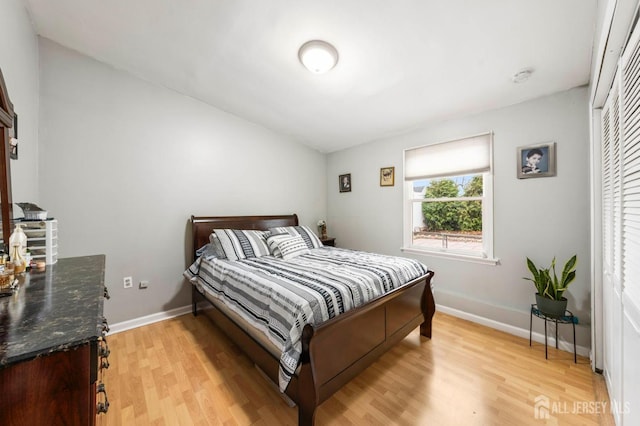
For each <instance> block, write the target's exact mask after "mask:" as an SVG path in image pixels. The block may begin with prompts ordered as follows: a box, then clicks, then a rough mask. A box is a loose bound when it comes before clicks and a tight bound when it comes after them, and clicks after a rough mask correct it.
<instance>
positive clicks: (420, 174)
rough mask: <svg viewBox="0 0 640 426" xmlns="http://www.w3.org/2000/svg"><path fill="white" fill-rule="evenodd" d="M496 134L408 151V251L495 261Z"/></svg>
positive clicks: (405, 170)
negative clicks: (494, 143) (494, 141)
mask: <svg viewBox="0 0 640 426" xmlns="http://www.w3.org/2000/svg"><path fill="white" fill-rule="evenodd" d="M491 150H492V134H491V133H486V134H482V135H478V136H473V137H469V138H464V139H458V140H454V141H450V142H442V143H437V144H433V145H427V146H422V147H418V148H412V149H407V150H405V152H404V164H405V167H404V180H405V192H404V200H405V206H404V210H405V211H404V216H405V221H404V234H405V235H404V250H406V251H411V252H417V253H429V254H437V255H443V256H452V257H461V258H468V259H471V260H476V261H486V262H488V263H496V260H494V259H493V239H492V235H493V184H492V182H493V179H492V178H493V174H492V164H491V163H492V155H491Z"/></svg>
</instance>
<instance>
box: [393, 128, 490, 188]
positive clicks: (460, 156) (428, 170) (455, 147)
mask: <svg viewBox="0 0 640 426" xmlns="http://www.w3.org/2000/svg"><path fill="white" fill-rule="evenodd" d="M404 158H405V163H404V178H405V180H417V179H428V178H433V177H443V176H457V175H465V174H473V173H484V172H488V171H489V170H491V134H490V133H487V134H483V135H478V136H473V137H469V138H464V139H459V140H456V141H450V142H444V143H437V144H433V145H427V146H422V147H419V148H413V149H408V150H406V151H405V155H404Z"/></svg>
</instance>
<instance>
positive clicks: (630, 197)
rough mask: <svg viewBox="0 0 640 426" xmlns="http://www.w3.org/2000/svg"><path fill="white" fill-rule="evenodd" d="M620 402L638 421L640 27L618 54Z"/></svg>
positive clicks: (626, 419) (626, 415) (632, 421)
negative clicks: (621, 376) (619, 94)
mask: <svg viewBox="0 0 640 426" xmlns="http://www.w3.org/2000/svg"><path fill="white" fill-rule="evenodd" d="M620 158H621V164H620V179H621V191H622V198H621V216H620V218H621V235H622V241H621V243H622V244H621V282H622V289H621V290H622V332H623V342H622V346H621V347H620V349H621V352H622V368H623V370H622V371H623V372H624V378H623V382H622V400H621V401H622V404H621V406H619V407H618V408H619V412H620V417H621V418H622V420H623V422H622V423H623V424H625V425H637V424H640V410H639V409H638V407H640V367H639V363H638V354H640V28H638V27H636V29H635V30H634V32H633V34H632V36H631V38H630V40H629V43H628V44H627V46H626V48H625V51H624V54H623V57H622V144H621V154H620Z"/></svg>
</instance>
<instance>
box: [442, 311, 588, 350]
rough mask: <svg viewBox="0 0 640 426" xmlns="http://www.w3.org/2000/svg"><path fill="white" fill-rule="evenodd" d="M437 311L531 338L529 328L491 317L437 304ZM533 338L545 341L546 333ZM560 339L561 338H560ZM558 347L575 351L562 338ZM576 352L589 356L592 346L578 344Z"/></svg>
mask: <svg viewBox="0 0 640 426" xmlns="http://www.w3.org/2000/svg"><path fill="white" fill-rule="evenodd" d="M436 311H440V312H442V313H444V314H448V315H452V316H454V317H458V318H462V319H465V320H467V321H471V322H475V323H477V324H480V325H484V326H486V327H490V328H494V329H496V330H500V331H504V332H505V333H509V334H513V335H514V336H518V337H522V338H525V339H528V338H529V330H527V329H524V328H520V327H515V326H513V325H509V324H505V323H502V322H498V321H495V320H492V319H489V318H485V317H481V316H478V315H475V314H470V313H468V312H464V311H460V310H458V309H454V308H450V307H448V306H442V305H436ZM531 339H532V340H533V341H534V342H538V343H544V334H542V333H536V332H534V333H533V335H532V336H531ZM558 340H559V339H558ZM547 344H548V345H549V346H550V347H551V346H553V347H555V345H556V339H555V337H554V336H553V335H551V336H549V337H548V342H547ZM558 348H559V349H562V350H563V351H567V352H571V353H573V342H565V341H563V340H560V341H559V342H558ZM576 352H577V353H578V355H580V356H584V357H588V356H589V355H590V352H591V348H586V347H584V346H576Z"/></svg>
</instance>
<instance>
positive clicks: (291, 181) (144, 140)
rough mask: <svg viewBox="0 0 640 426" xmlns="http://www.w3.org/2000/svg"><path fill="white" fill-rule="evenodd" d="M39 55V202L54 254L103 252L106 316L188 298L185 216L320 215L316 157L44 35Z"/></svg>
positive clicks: (320, 167) (320, 172) (125, 316)
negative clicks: (129, 282) (127, 281)
mask: <svg viewBox="0 0 640 426" xmlns="http://www.w3.org/2000/svg"><path fill="white" fill-rule="evenodd" d="M40 62H41V75H40V78H41V79H40V84H41V100H40V102H41V124H40V163H41V165H40V190H41V197H40V198H41V204H42V206H43V207H45V208H47V209H48V210H49V211H50V212H51V214H52V215H53V216H55V217H56V218H57V219H58V221H59V245H60V249H59V250H60V255H61V256H63V257H68V256H81V255H86V254H95V253H104V254H106V255H107V271H106V280H107V284H108V285H109V287H110V292H111V296H112V298H111V300H110V301H109V302H107V303H106V304H105V313H106V315H107V317H108V318H109V321H110V322H111V323H116V322H120V321H124V320H129V319H133V318H138V317H141V316H144V315H149V314H154V313H157V312H161V311H166V310H169V309H172V308H176V307H180V306H185V305H187V304H188V303H189V302H190V290H189V287H188V285H187V284H185V282H183V279H182V272H183V270H184V269H185V266H186V265H185V257H186V256H187V254H186V252H187V249H186V247H185V238H186V233H187V229H188V228H187V221H188V219H189V217H190V215H191V214H195V215H236V214H287V213H297V214H298V216H299V218H300V221H301V222H302V223H303V224H307V225H310V226H313V227H314V229H315V223H316V222H317V220H318V219H319V218H322V217H325V215H326V161H325V156H324V155H323V154H320V153H319V152H317V151H314V150H312V149H310V148H307V147H305V146H303V145H301V144H298V143H296V142H295V141H293V140H290V139H288V138H286V137H283V136H281V135H278V134H276V133H274V132H271V131H269V130H266V129H264V128H262V127H260V126H257V125H255V124H252V123H249V122H247V121H245V120H242V119H240V118H238V117H235V116H232V115H230V114H227V113H225V112H222V111H220V110H218V109H215V108H212V107H210V106H208V105H205V104H203V103H201V102H199V101H197V100H194V99H192V98H189V97H185V96H183V95H180V94H177V93H175V92H173V91H170V90H167V89H165V88H162V87H159V86H156V85H154V84H150V83H148V82H145V81H142V80H140V79H138V78H136V77H133V76H131V75H129V74H127V73H124V72H121V71H119V70H116V69H113V68H111V67H109V66H107V65H105V64H103V63H100V62H97V61H95V60H93V59H90V58H88V57H86V56H83V55H81V54H79V53H76V52H74V51H70V50H68V49H66V48H64V47H62V46H60V45H58V44H55V43H53V42H51V41H49V40H47V39H40ZM129 275H130V276H133V279H134V285H135V286H136V287H137V284H138V282H139V281H140V280H142V279H144V280H150V282H151V284H150V287H149V288H148V289H147V290H138V289H137V288H134V289H129V290H125V289H123V285H122V278H123V277H124V276H129Z"/></svg>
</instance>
